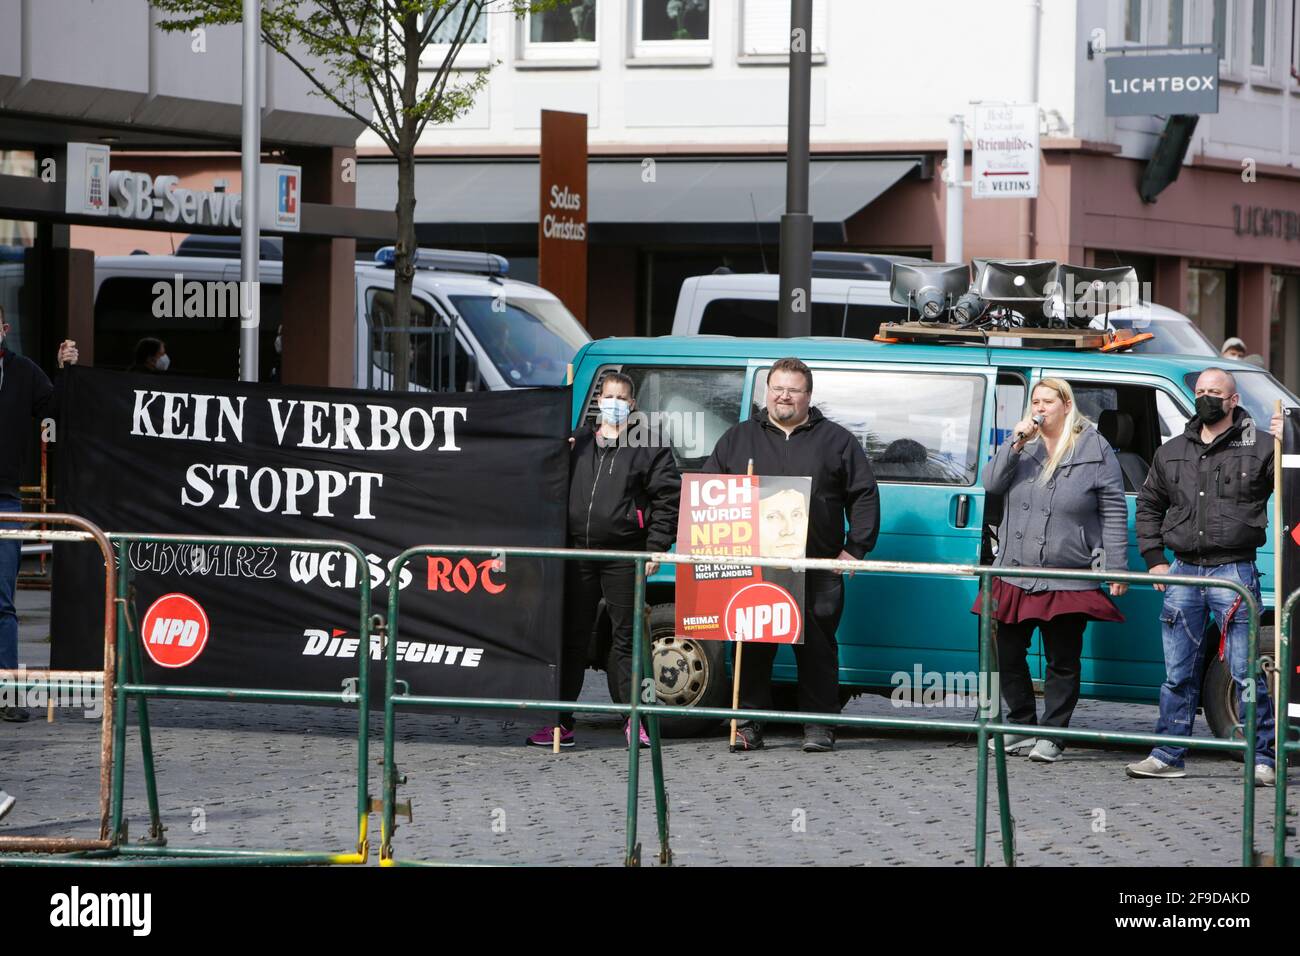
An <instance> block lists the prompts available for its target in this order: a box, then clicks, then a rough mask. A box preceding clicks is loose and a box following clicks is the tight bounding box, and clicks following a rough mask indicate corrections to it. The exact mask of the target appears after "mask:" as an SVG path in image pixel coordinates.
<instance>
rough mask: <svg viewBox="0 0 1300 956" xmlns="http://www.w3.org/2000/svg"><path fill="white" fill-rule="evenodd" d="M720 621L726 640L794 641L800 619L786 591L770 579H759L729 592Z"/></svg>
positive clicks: (796, 606)
mask: <svg viewBox="0 0 1300 956" xmlns="http://www.w3.org/2000/svg"><path fill="white" fill-rule="evenodd" d="M723 625H724V627H725V628H726V632H727V640H729V641H755V642H759V643H764V644H797V643H798V642H799V635H800V633H801V631H802V627H803V619H802V615H801V614H800V613H799V604H798V603H797V602H796V601H795V599H794V598H792V597H791V596H790V592H789V591H787V590H786V589H785V588H783V587H780V586H779V585H776V584H772V583H771V582H770V581H759V582H758V583H756V584H750V585H746V586H745V587H743V588H741V589H740V590H739V591H737V592H736V593H735V594H733V595H732V597H731V601H730V602H728V604H727V612H726V614H725V615H723Z"/></svg>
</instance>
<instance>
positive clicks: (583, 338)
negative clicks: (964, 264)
mask: <svg viewBox="0 0 1300 956" xmlns="http://www.w3.org/2000/svg"><path fill="white" fill-rule="evenodd" d="M451 304H452V305H453V306H455V308H456V311H457V312H459V313H460V315H461V318H463V319H464V320H465V323H466V324H467V325H468V326H469V327H470V329H471V330H472V331H473V333H474V337H475V338H476V339H478V343H479V345H481V346H482V347H483V350H484V351H485V352H487V354H488V358H489V359H491V360H492V364H493V365H495V366H496V367H497V370H498V371H499V372H500V373H501V377H502V378H503V379H505V381H506V384H507V385H514V386H528V385H563V384H565V381H566V379H567V376H568V372H569V363H570V362H572V361H573V356H574V355H576V354H577V352H578V349H580V348H582V346H583V345H585V344H586V343H587V342H589V341H590V340H591V337H590V336H589V335H587V332H586V330H585V329H584V328H583V327H582V326H581V325H579V324H578V320H577V319H575V318H574V317H573V315H572V314H571V313H570V312H569V310H568V309H566V308H565V307H564V306H563V305H562V304H561V303H560V302H558V301H556V300H554V299H543V298H541V297H535V298H522V297H521V298H511V299H506V298H504V295H503V296H502V297H494V296H489V295H453V296H451Z"/></svg>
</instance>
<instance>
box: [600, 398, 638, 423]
mask: <svg viewBox="0 0 1300 956" xmlns="http://www.w3.org/2000/svg"><path fill="white" fill-rule="evenodd" d="M631 414H632V403H631V402H629V401H627V400H626V399H622V398H602V399H601V400H600V417H601V418H603V419H605V421H607V422H609V423H610V424H611V425H622V424H623V423H624V422H625V421H627V417H628V416H629V415H631Z"/></svg>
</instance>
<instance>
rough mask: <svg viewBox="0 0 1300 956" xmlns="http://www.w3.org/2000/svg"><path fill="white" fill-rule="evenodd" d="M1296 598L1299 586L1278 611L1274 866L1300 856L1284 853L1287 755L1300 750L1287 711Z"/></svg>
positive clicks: (1289, 863)
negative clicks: (1292, 627) (1277, 718)
mask: <svg viewBox="0 0 1300 956" xmlns="http://www.w3.org/2000/svg"><path fill="white" fill-rule="evenodd" d="M1297 601H1300V590H1296V591H1292V592H1291V594H1290V595H1289V596H1288V597H1287V599H1286V604H1284V605H1283V606H1282V610H1281V612H1280V613H1279V614H1278V629H1277V633H1278V660H1277V674H1278V681H1277V713H1278V717H1279V720H1278V722H1277V744H1276V747H1277V793H1275V794H1274V795H1273V799H1274V803H1273V853H1272V855H1271V858H1269V859H1268V860H1267V862H1269V863H1272V865H1273V866H1300V857H1294V856H1287V855H1286V837H1287V832H1286V830H1287V825H1286V792H1287V790H1286V788H1287V763H1288V760H1287V755H1288V754H1293V753H1300V740H1295V739H1293V738H1294V737H1295V736H1296V731H1295V730H1294V729H1293V728H1292V726H1291V719H1290V715H1289V714H1288V711H1289V710H1290V705H1291V677H1292V675H1293V674H1294V673H1295V666H1294V663H1293V662H1294V658H1293V657H1292V654H1291V624H1292V622H1293V621H1294V620H1295V606H1296V602H1297Z"/></svg>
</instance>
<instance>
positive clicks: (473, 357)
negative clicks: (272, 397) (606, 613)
mask: <svg viewBox="0 0 1300 956" xmlns="http://www.w3.org/2000/svg"><path fill="white" fill-rule="evenodd" d="M261 254H262V259H261V265H260V268H259V273H260V281H261V324H260V328H259V340H260V344H261V348H260V375H259V378H260V379H261V380H262V381H268V380H270V379H271V377H272V370H273V369H275V368H276V367H277V366H278V364H279V356H278V355H277V353H276V351H275V340H276V336H277V332H278V329H279V327H280V324H281V317H282V315H283V313H284V311H285V309H286V308H288V307H289V304H288V303H286V302H284V301H283V298H282V295H281V277H282V267H283V262H282V248H281V243H280V241H279V240H278V239H272V238H264V239H263V240H262V250H261ZM238 255H239V242H238V237H236V236H229V237H226V236H221V237H213V236H191V237H188V238H186V239H185V240H184V241H182V242H181V244H180V246H179V247H178V249H177V254H176V255H171V256H153V255H129V256H101V257H98V258H97V259H96V260H95V364H96V365H97V366H102V367H107V368H126V367H127V366H129V365H130V364H131V362H132V359H133V350H134V347H135V344H136V342H138V341H139V340H140V339H141V338H143V337H145V336H153V337H156V338H160V339H162V340H163V341H164V342H166V344H167V351H168V352H169V353H170V354H171V356H172V370H173V371H175V372H177V373H179V374H186V375H200V376H205V377H212V378H236V377H237V374H238V361H239V310H238V298H237V296H238V285H237V283H238V281H239V258H238ZM393 260H394V255H393V250H392V248H391V247H388V248H385V249H381V250H379V252H378V253H376V255H375V258H374V260H373V261H369V262H365V261H359V262H358V263H357V265H356V280H355V281H356V323H355V338H356V363H355V376H354V381H353V384H354V385H355V386H356V387H357V388H373V389H390V388H392V387H393V384H394V374H393V371H394V356H395V355H396V354H397V352H398V348H399V344H398V333H400V332H402V331H405V332H407V333H408V334H409V343H410V344H409V347H408V358H409V365H408V367H409V387H410V388H411V389H413V390H424V389H432V390H439V391H441V390H454V391H466V390H477V389H506V388H525V387H531V386H538V385H562V384H564V382H565V376H566V374H567V370H568V364H569V362H570V361H571V360H572V358H573V355H574V353H575V352H577V350H578V349H579V348H580V347H581V346H582V345H583V344H584V343H586V342H588V341H590V338H591V337H590V336H589V335H588V334H587V332H586V330H585V329H584V328H583V327H582V326H581V325H580V324H579V323H578V321H577V320H576V319H575V318H574V317H573V315H572V314H571V313H570V312H569V311H568V309H566V308H565V307H564V305H563V303H561V302H560V300H559V299H557V298H556V297H555V296H554V295H552V294H551V293H550V292H547V291H546V290H545V289H542V288H540V287H538V286H535V285H530V284H529V283H527V282H520V281H517V280H514V279H510V278H509V277H508V275H507V273H508V270H509V263H508V262H507V261H506V260H505V259H503V258H502V257H501V256H496V255H492V254H490V253H474V252H454V251H446V250H433V249H422V250H420V251H419V253H418V254H417V262H416V274H415V281H414V284H413V287H412V290H411V297H412V306H411V321H410V324H409V325H407V326H405V327H404V328H403V327H400V326H398V325H397V324H396V323H395V322H394V318H393V279H394V271H393ZM453 335H454V337H455V348H454V351H453V349H452V348H451V347H450V345H451V339H452V336H453ZM287 346H288V347H289V348H293V343H292V341H290V342H289V343H287Z"/></svg>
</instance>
